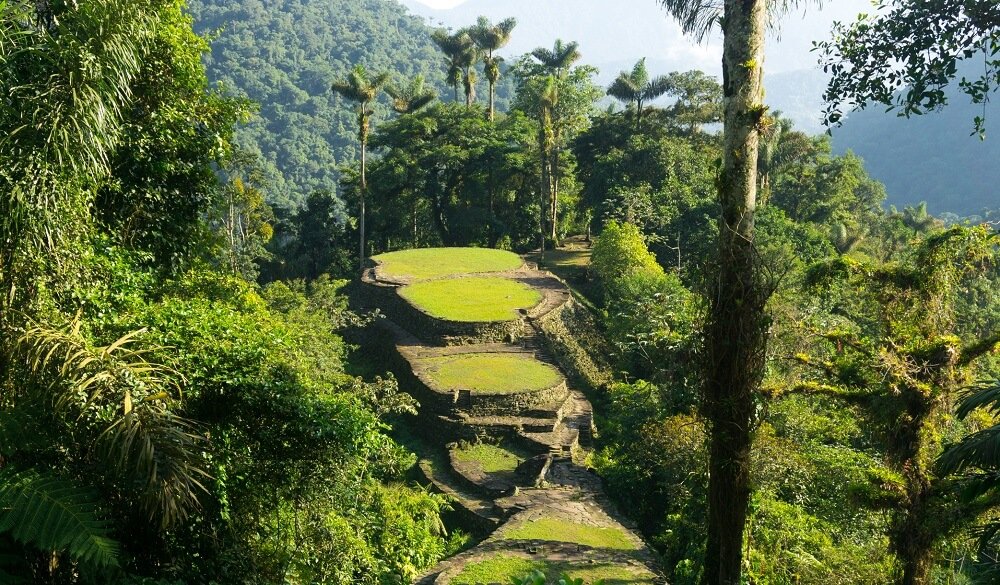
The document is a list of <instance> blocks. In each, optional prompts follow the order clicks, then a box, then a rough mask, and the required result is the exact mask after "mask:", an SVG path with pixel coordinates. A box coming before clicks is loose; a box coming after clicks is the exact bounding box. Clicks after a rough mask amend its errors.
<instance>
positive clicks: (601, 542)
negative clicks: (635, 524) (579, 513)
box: [501, 516, 639, 550]
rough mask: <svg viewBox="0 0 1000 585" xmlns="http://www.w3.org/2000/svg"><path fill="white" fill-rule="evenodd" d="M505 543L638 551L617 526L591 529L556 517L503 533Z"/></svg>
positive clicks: (528, 523) (590, 526)
mask: <svg viewBox="0 0 1000 585" xmlns="http://www.w3.org/2000/svg"><path fill="white" fill-rule="evenodd" d="M501 535H502V537H503V538H504V539H505V540H546V541H551V542H572V543H575V544H582V545H584V546H590V547H594V548H607V549H612V550H638V549H639V546H638V544H637V543H636V542H635V541H634V540H633V539H632V538H630V537H629V535H628V534H627V533H626V532H625V531H624V530H622V529H621V528H617V527H614V526H592V525H589V524H581V523H579V522H573V521H571V520H567V519H565V518H559V517H555V516H542V517H541V518H535V519H532V520H528V521H527V522H524V523H522V524H519V525H517V526H514V527H513V528H506V527H505V528H504V529H503V531H502V532H501Z"/></svg>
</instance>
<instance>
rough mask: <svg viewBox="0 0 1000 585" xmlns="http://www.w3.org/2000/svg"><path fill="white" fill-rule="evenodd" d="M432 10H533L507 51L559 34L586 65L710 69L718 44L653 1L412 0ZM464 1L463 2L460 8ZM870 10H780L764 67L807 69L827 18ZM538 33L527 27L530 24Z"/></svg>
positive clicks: (866, 4) (842, 4) (840, 4)
mask: <svg viewBox="0 0 1000 585" xmlns="http://www.w3.org/2000/svg"><path fill="white" fill-rule="evenodd" d="M412 1H413V2H418V3H420V4H423V5H424V6H429V7H431V8H434V9H449V8H456V7H458V8H457V9H456V10H455V13H456V17H458V16H459V15H461V17H460V18H458V20H457V21H456V22H454V23H453V22H450V21H451V20H452V19H451V18H449V17H448V16H447V15H448V14H449V13H438V15H439V16H440V17H441V18H443V19H444V20H445V21H446V22H448V24H449V25H452V24H456V25H457V24H459V22H464V20H468V19H469V18H470V17H471V16H472V15H471V14H468V15H467V14H464V13H465V12H468V10H466V9H467V8H468V9H472V7H473V6H475V8H474V10H476V11H478V12H477V14H478V13H483V14H485V15H486V16H489V17H491V18H503V17H505V16H521V15H522V14H523V13H524V12H525V11H530V14H532V15H536V16H537V18H535V19H534V20H535V21H537V22H526V21H525V19H524V18H522V19H521V20H522V22H521V26H520V27H519V31H518V34H517V35H515V39H514V41H513V42H512V43H511V47H510V48H509V49H508V52H510V53H512V54H519V53H522V52H525V51H529V50H531V49H532V48H534V47H535V46H537V45H538V43H540V42H542V41H543V40H544V41H545V43H543V44H547V43H548V42H549V41H550V39H551V38H556V37H561V38H566V39H573V40H577V41H580V44H581V45H582V46H583V47H585V50H584V54H585V55H586V58H585V60H586V61H590V62H591V64H600V63H607V62H610V61H612V60H621V61H623V62H624V61H628V60H632V61H634V60H635V59H637V58H638V57H650V58H651V59H653V60H661V61H666V62H669V63H671V66H676V67H681V66H682V65H686V66H687V67H686V68H700V69H703V70H705V71H709V72H713V73H716V71H715V70H716V69H718V68H719V65H718V64H719V62H720V59H721V54H722V48H721V43H720V42H719V40H718V39H715V40H709V41H708V42H706V43H703V44H696V43H694V42H692V41H691V40H690V39H688V38H686V37H684V36H683V35H682V34H681V33H680V30H679V27H678V26H677V25H676V23H674V22H673V21H672V20H671V19H670V18H669V17H667V16H666V14H665V13H664V12H663V10H662V9H661V8H659V7H658V6H657V3H656V2H655V1H654V0H472V1H470V0H412ZM463 4H469V6H462V5H463ZM870 11H871V0H826V1H825V2H823V9H822V10H820V9H817V8H816V7H815V6H811V7H810V8H809V9H808V10H805V9H799V10H797V11H794V12H792V13H791V14H789V15H787V16H786V17H785V18H784V20H783V21H782V25H781V34H780V36H781V38H780V41H779V40H778V39H771V41H770V42H769V43H768V65H767V69H768V71H770V72H772V73H774V72H781V71H792V70H797V69H807V68H811V67H814V66H815V64H816V56H815V54H813V53H811V52H810V48H811V46H812V41H813V40H816V39H826V38H829V36H830V25H831V24H832V23H833V22H834V21H838V20H839V21H853V20H854V19H855V17H856V16H857V15H858V14H859V13H860V12H870ZM536 28H537V29H538V30H533V29H536Z"/></svg>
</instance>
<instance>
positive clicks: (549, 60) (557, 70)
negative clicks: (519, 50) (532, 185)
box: [531, 39, 582, 244]
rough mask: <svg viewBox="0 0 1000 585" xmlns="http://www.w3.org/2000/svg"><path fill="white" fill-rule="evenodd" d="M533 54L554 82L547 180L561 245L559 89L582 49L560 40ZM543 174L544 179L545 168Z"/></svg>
mask: <svg viewBox="0 0 1000 585" xmlns="http://www.w3.org/2000/svg"><path fill="white" fill-rule="evenodd" d="M531 55H532V56H533V57H534V58H535V59H537V60H538V62H539V63H541V65H542V67H544V68H545V69H547V70H548V71H549V73H550V75H551V78H552V81H553V83H552V84H551V88H549V86H548V85H547V86H546V93H547V94H548V97H547V98H545V97H543V101H544V100H545V99H548V101H549V102H550V105H549V106H548V114H549V119H550V120H551V123H550V126H551V128H552V140H551V149H550V151H549V157H550V159H551V162H550V163H549V164H548V167H549V173H548V181H547V183H548V191H549V217H550V219H551V224H552V226H551V228H552V229H551V232H550V237H551V238H552V241H553V242H555V243H556V244H558V241H557V240H558V238H559V232H558V227H559V221H558V212H559V178H560V169H559V158H560V157H559V155H560V149H561V148H562V128H561V125H560V123H559V113H560V112H559V86H560V84H561V83H562V82H563V81H564V80H565V79H566V76H567V75H568V74H569V70H570V68H571V67H572V66H573V64H574V63H576V62H577V61H579V60H580V58H581V57H582V55H581V54H580V46H579V45H578V44H577V43H575V42H571V43H563V41H562V39H556V42H555V44H554V45H553V47H552V49H546V48H543V47H540V48H537V49H535V50H534V51H532V52H531ZM542 174H543V177H544V175H545V169H544V166H543V169H542ZM543 180H544V179H543Z"/></svg>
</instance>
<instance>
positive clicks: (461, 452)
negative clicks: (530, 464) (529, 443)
mask: <svg viewBox="0 0 1000 585" xmlns="http://www.w3.org/2000/svg"><path fill="white" fill-rule="evenodd" d="M455 457H456V458H457V459H458V460H459V461H462V462H465V463H478V464H479V466H480V468H482V470H483V472H485V473H499V472H502V471H514V470H515V469H517V466H518V465H520V464H521V462H522V461H524V459H523V458H522V457H520V456H519V455H518V454H516V453H514V452H512V451H510V450H509V449H505V448H504V447H501V446H499V445H490V444H488V443H477V444H475V445H469V446H467V447H462V448H459V449H458V450H456V451H455Z"/></svg>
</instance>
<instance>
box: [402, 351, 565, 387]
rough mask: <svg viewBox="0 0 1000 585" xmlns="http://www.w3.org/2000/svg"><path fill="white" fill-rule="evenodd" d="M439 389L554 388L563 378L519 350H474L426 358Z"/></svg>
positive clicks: (428, 371) (546, 365)
mask: <svg viewBox="0 0 1000 585" xmlns="http://www.w3.org/2000/svg"><path fill="white" fill-rule="evenodd" d="M420 365H421V366H422V367H424V368H426V373H427V376H428V377H429V378H430V379H431V382H432V383H433V384H434V385H435V386H436V387H437V389H439V390H471V391H473V392H481V393H487V394H514V393H518V392H530V391H533V390H544V389H546V388H551V387H553V386H555V385H556V384H558V383H559V382H560V381H562V375H561V374H560V373H559V371H558V370H556V369H555V368H553V367H552V366H550V365H548V364H545V363H542V362H540V361H538V360H536V359H534V358H533V357H530V356H527V355H524V354H516V353H473V354H464V355H454V356H442V357H435V358H428V359H425V360H422V361H421V362H420Z"/></svg>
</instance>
